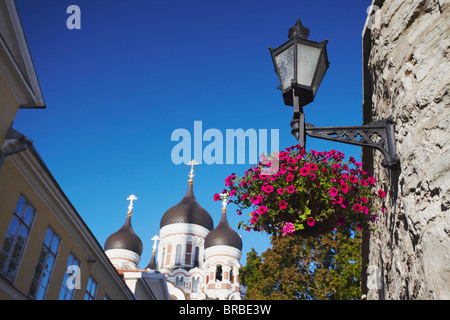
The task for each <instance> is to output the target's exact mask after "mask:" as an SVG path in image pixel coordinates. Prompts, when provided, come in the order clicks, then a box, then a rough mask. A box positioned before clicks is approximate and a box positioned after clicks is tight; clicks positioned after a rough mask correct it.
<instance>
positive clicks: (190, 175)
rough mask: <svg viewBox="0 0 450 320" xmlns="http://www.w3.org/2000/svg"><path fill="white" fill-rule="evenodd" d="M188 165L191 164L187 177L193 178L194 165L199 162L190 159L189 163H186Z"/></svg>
mask: <svg viewBox="0 0 450 320" xmlns="http://www.w3.org/2000/svg"><path fill="white" fill-rule="evenodd" d="M186 164H187V165H188V166H191V172H190V173H189V175H188V176H189V178H191V179H192V178H193V177H194V176H195V174H194V166H196V165H198V164H199V163H198V162H197V161H195V160H191V161H190V162H189V163H186Z"/></svg>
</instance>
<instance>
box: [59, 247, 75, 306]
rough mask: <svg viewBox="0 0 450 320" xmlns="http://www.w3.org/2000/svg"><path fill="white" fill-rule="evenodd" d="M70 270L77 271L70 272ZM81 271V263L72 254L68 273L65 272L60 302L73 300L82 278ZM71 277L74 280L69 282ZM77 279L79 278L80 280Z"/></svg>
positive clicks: (68, 263) (68, 264)
mask: <svg viewBox="0 0 450 320" xmlns="http://www.w3.org/2000/svg"><path fill="white" fill-rule="evenodd" d="M70 269H72V270H74V269H76V270H74V271H71V272H69V270H70ZM79 270H80V261H79V260H78V259H77V258H76V257H75V256H74V255H73V254H70V255H69V259H68V260H67V269H66V272H64V278H63V282H62V286H61V291H60V292H59V297H58V300H72V298H73V294H74V293H75V289H76V285H77V280H78V281H79V277H80V274H79ZM69 277H71V279H73V280H69ZM76 277H78V279H77V278H76Z"/></svg>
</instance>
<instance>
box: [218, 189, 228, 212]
mask: <svg viewBox="0 0 450 320" xmlns="http://www.w3.org/2000/svg"><path fill="white" fill-rule="evenodd" d="M220 197H221V198H222V199H223V201H222V210H226V209H227V204H228V202H227V198H228V192H226V193H221V194H220Z"/></svg>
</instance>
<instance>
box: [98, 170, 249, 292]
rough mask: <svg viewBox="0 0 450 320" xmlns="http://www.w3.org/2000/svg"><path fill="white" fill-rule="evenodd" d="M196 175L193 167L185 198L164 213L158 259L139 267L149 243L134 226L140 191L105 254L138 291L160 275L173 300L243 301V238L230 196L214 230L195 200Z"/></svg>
mask: <svg viewBox="0 0 450 320" xmlns="http://www.w3.org/2000/svg"><path fill="white" fill-rule="evenodd" d="M192 178H193V170H192V169H191V173H190V179H189V181H188V189H187V191H186V194H185V196H184V197H183V198H182V200H181V201H180V202H179V203H178V204H176V205H174V206H173V207H171V208H169V209H168V210H167V211H166V212H165V213H164V215H163V216H162V218H161V222H160V230H159V236H155V237H154V238H153V239H152V240H154V241H155V244H154V246H153V255H152V259H151V261H150V263H149V264H148V266H147V267H146V268H145V269H143V270H142V269H138V263H139V261H140V256H141V254H142V250H143V246H142V241H141V240H140V238H139V237H138V236H137V235H136V234H135V233H134V231H133V229H132V226H131V210H132V208H133V200H136V197H135V196H134V195H132V196H130V197H129V198H128V200H130V206H129V208H128V209H129V210H128V214H127V217H126V220H125V223H124V225H123V226H122V228H120V229H119V230H118V231H117V232H115V233H113V234H112V235H111V236H110V237H109V238H108V239H107V240H106V242H105V247H104V249H105V254H106V255H107V256H108V258H109V259H110V261H111V263H112V264H113V265H114V266H115V267H116V269H117V270H118V272H119V273H120V274H122V275H123V277H124V280H125V281H126V282H127V279H132V280H129V281H128V282H127V284H128V283H129V287H130V289H132V291H133V292H135V291H136V290H137V287H136V283H138V281H139V279H140V280H142V281H144V280H145V281H146V283H147V284H148V283H155V280H154V279H160V280H161V281H163V282H164V283H163V286H164V287H165V290H167V292H168V294H167V295H166V296H169V297H170V299H176V300H205V299H219V300H240V299H241V298H242V295H241V294H242V293H241V290H240V284H239V277H238V275H239V268H240V267H241V265H240V263H239V260H240V258H241V251H242V239H241V237H240V236H239V234H238V233H237V232H236V231H234V230H233V229H232V228H231V226H230V225H229V223H228V221H227V215H226V202H227V200H226V198H227V195H222V198H223V207H222V217H221V220H220V222H219V224H218V225H217V226H216V227H215V228H214V223H213V220H212V218H211V215H210V214H209V213H208V212H207V211H206V210H205V209H204V208H203V207H202V206H201V205H200V204H199V203H198V202H197V200H196V199H195V196H194V190H193V179H192ZM157 240H159V244H158V245H157ZM156 248H157V249H158V250H157V251H158V252H157V254H156ZM150 279H152V280H150ZM151 281H153V282H151ZM153 291H157V290H153ZM160 296H161V297H163V296H164V295H162V294H161V295H160Z"/></svg>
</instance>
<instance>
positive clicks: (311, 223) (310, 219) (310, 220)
mask: <svg viewBox="0 0 450 320" xmlns="http://www.w3.org/2000/svg"><path fill="white" fill-rule="evenodd" d="M306 223H307V224H308V226H310V227H312V226H313V225H314V224H315V223H316V219H314V218H313V217H310V218H308V220H306Z"/></svg>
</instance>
